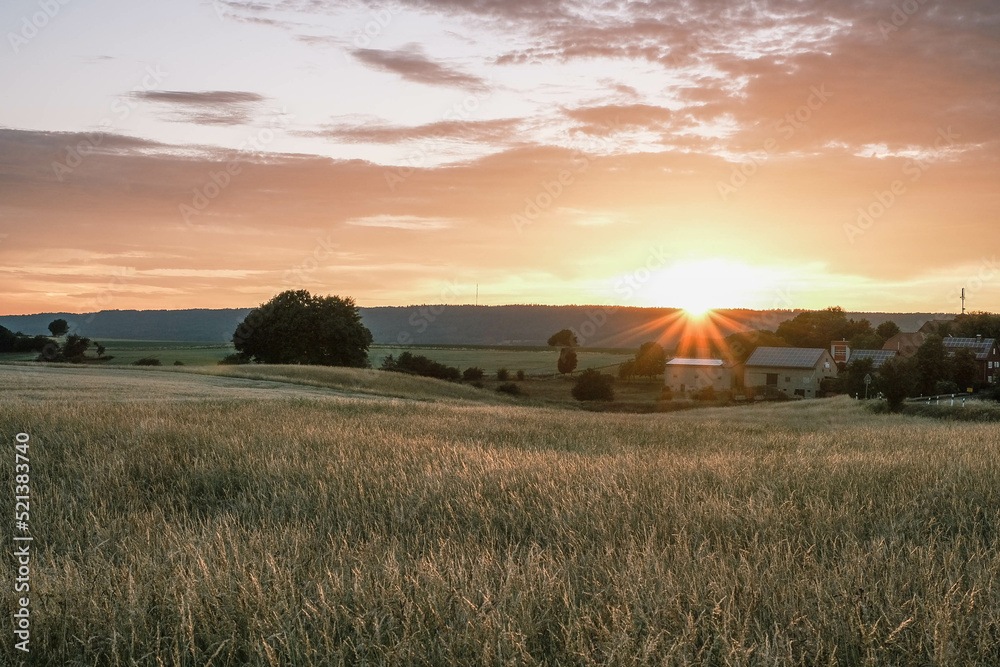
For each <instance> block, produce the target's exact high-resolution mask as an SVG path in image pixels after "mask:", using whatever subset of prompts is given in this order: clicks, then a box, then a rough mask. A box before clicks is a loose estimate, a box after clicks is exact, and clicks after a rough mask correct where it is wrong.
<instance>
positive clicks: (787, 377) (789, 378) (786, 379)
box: [785, 375, 792, 384]
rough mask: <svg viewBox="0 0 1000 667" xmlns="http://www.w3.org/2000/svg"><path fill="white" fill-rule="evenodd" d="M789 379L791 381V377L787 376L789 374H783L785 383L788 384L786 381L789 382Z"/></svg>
mask: <svg viewBox="0 0 1000 667" xmlns="http://www.w3.org/2000/svg"><path fill="white" fill-rule="evenodd" d="M791 381H792V378H791V376H789V375H786V376H785V384H788V383H789V382H791Z"/></svg>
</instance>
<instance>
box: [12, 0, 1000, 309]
mask: <svg viewBox="0 0 1000 667" xmlns="http://www.w3.org/2000/svg"><path fill="white" fill-rule="evenodd" d="M57 4H58V5H59V11H58V13H57V14H56V15H55V16H53V17H51V18H50V19H47V20H46V21H45V25H44V26H42V27H40V28H37V29H31V30H29V29H26V28H24V25H25V24H24V21H25V20H26V21H28V23H29V24H30V23H31V21H32V16H34V15H35V13H37V12H38V11H39V10H38V5H37V2H34V1H25V0H13V1H11V2H5V3H3V5H2V7H0V23H2V25H4V26H7V27H8V30H9V35H8V36H7V38H6V39H5V43H4V45H3V47H4V48H5V49H6V52H5V54H4V55H3V57H2V58H0V83H2V85H3V90H4V104H3V105H2V106H0V276H2V278H0V281H2V283H3V293H4V294H3V298H2V299H0V314H14V313H27V312H39V311H55V310H67V311H72V312H86V311H92V310H100V309H105V308H107V309H128V308H140V309H158V308H166V309H170V308H190V307H211V308H220V307H238V306H252V305H255V304H258V303H260V302H262V301H265V300H266V299H268V298H270V297H271V296H272V295H274V294H276V293H277V292H279V291H281V290H283V289H289V288H296V289H298V288H304V289H309V290H311V291H313V292H317V293H324V294H343V295H349V296H352V297H354V298H355V299H356V300H357V302H358V303H359V304H360V305H365V306H374V305H406V304H413V303H474V302H476V299H477V297H476V294H477V285H478V295H479V296H478V303H480V304H487V305H498V304H509V303H544V304H574V303H575V304H623V305H641V306H666V307H681V308H684V309H686V310H687V311H689V312H691V313H704V312H705V311H706V309H709V308H725V307H746V308H773V307H782V308H789V307H795V308H824V307H827V306H830V305H841V306H843V307H844V308H846V309H848V310H890V311H907V310H921V311H927V312H954V311H956V310H957V309H958V308H959V307H960V305H959V301H958V298H957V294H958V291H959V290H960V289H961V288H962V287H966V288H967V291H968V294H969V301H968V302H967V305H968V306H969V307H970V308H977V309H985V310H989V309H997V308H1000V264H998V263H997V260H996V257H995V252H996V251H995V248H997V247H1000V227H998V226H997V225H996V220H997V218H998V214H1000V200H998V199H997V197H996V183H997V182H1000V160H998V159H997V157H998V151H1000V124H997V122H996V119H997V117H1000V74H998V69H997V67H996V63H997V62H1000V31H997V30H996V25H997V21H998V20H1000V8H998V7H997V6H996V3H991V2H985V1H979V0H959V1H956V2H948V3H937V4H933V5H931V4H929V3H928V4H924V3H913V6H914V7H917V9H916V10H915V12H914V13H913V14H912V15H901V16H902V18H900V16H896V15H894V14H895V11H896V10H894V7H895V5H894V3H893V2H891V1H889V0H886V1H884V2H881V1H880V2H874V3H871V2H860V1H857V2H855V1H845V2H838V3H832V4H831V3H821V2H818V1H806V2H801V3H794V6H792V5H789V4H788V3H783V2H777V1H772V0H768V1H765V2H759V3H751V4H745V3H744V4H740V3H736V4H732V3H710V2H694V3H682V4H677V3H657V2H654V3H626V4H610V5H608V4H603V3H600V2H583V1H574V0H571V1H567V2H552V3H523V2H511V3H508V2H464V1H462V0H454V1H449V2H434V3H431V2H426V1H424V0H404V1H402V2H399V3H393V4H391V5H390V4H381V3H359V2H354V1H353V0H351V1H347V0H344V1H341V0H322V1H319V2H309V3H304V2H291V1H284V0H281V1H277V2H270V3H241V2H235V1H231V0H213V1H212V2H206V1H202V0H178V1H177V2H170V3H151V2H150V3H135V2H129V1H127V0H95V1H94V2H90V3H67V4H63V3H57ZM6 32H7V31H5V33H6ZM22 32H24V34H22ZM11 35H12V36H13V37H11ZM970 239H974V242H972V241H970Z"/></svg>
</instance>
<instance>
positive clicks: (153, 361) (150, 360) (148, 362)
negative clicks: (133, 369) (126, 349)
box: [132, 357, 163, 366]
mask: <svg viewBox="0 0 1000 667" xmlns="http://www.w3.org/2000/svg"><path fill="white" fill-rule="evenodd" d="M132 365H133V366H162V365H163V364H161V363H160V360H159V359H157V358H156V357H143V358H142V359H136V360H135V361H133V362H132Z"/></svg>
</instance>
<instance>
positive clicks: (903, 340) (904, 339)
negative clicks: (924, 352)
mask: <svg viewBox="0 0 1000 667" xmlns="http://www.w3.org/2000/svg"><path fill="white" fill-rule="evenodd" d="M926 338H927V334H923V333H920V332H919V331H914V332H911V333H898V334H896V335H895V336H893V337H892V338H890V339H889V340H887V341H886V342H885V345H883V346H882V349H883V350H896V351H897V352H899V354H900V355H901V356H909V355H910V354H913V353H914V352H916V350H917V348H918V347H920V345H921V344H922V343H923V342H924V340H925V339H926Z"/></svg>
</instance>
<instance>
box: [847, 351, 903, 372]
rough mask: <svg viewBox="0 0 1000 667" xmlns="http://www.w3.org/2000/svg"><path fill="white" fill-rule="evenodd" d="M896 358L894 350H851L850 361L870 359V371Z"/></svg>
mask: <svg viewBox="0 0 1000 667" xmlns="http://www.w3.org/2000/svg"><path fill="white" fill-rule="evenodd" d="M895 356H896V350H851V361H854V360H855V359H871V360H872V370H875V369H877V368H879V367H881V366H882V364H884V363H885V362H887V361H889V360H890V359H892V358H893V357H895Z"/></svg>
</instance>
